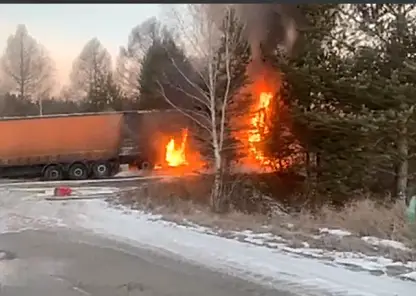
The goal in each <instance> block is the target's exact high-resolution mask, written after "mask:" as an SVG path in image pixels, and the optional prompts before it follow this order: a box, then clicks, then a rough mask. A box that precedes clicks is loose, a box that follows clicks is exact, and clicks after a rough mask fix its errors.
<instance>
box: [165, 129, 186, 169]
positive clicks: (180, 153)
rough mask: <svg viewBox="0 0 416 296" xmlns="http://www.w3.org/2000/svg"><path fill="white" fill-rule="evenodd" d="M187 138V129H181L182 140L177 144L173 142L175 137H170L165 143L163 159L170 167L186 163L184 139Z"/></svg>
mask: <svg viewBox="0 0 416 296" xmlns="http://www.w3.org/2000/svg"><path fill="white" fill-rule="evenodd" d="M187 138H188V129H184V130H183V131H182V140H181V143H180V144H179V145H177V144H176V143H175V139H174V138H171V139H170V140H169V143H168V144H167V145H166V154H165V160H166V162H167V164H168V165H169V166H170V167H178V166H181V165H187V164H188V161H187V159H186V140H187Z"/></svg>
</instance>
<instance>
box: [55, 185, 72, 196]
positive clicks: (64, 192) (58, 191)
mask: <svg viewBox="0 0 416 296" xmlns="http://www.w3.org/2000/svg"><path fill="white" fill-rule="evenodd" d="M53 194H54V195H55V196H70V195H71V194H72V189H71V188H69V187H67V186H60V187H56V188H55V190H54V191H53Z"/></svg>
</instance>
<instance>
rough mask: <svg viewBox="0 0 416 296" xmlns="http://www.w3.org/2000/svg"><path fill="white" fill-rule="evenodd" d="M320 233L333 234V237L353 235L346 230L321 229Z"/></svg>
mask: <svg viewBox="0 0 416 296" xmlns="http://www.w3.org/2000/svg"><path fill="white" fill-rule="evenodd" d="M319 233H321V234H332V235H336V236H340V237H343V236H350V235H352V233H351V232H349V231H346V230H342V229H329V228H320V229H319Z"/></svg>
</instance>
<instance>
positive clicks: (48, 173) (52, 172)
mask: <svg viewBox="0 0 416 296" xmlns="http://www.w3.org/2000/svg"><path fill="white" fill-rule="evenodd" d="M62 177H63V172H62V168H61V167H60V166H59V165H50V166H47V167H46V168H45V169H44V171H43V179H44V180H46V181H59V180H62Z"/></svg>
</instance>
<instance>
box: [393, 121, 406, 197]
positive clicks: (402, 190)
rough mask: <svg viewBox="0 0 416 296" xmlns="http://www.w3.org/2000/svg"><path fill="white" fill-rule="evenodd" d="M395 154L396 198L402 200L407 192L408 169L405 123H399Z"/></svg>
mask: <svg viewBox="0 0 416 296" xmlns="http://www.w3.org/2000/svg"><path fill="white" fill-rule="evenodd" d="M397 154H398V158H399V162H398V164H397V176H396V197H397V198H400V199H404V198H405V197H406V192H407V182H408V169H409V161H408V157H409V143H408V141H407V126H406V122H401V124H400V130H399V136H398V139H397Z"/></svg>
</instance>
